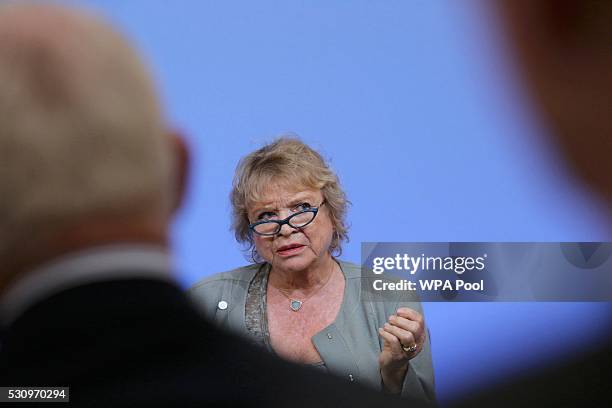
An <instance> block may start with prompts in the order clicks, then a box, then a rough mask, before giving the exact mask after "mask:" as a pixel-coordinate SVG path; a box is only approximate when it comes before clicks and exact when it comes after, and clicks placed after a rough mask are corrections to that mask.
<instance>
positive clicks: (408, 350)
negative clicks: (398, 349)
mask: <svg viewBox="0 0 612 408" xmlns="http://www.w3.org/2000/svg"><path fill="white" fill-rule="evenodd" d="M401 346H402V350H404V352H405V353H408V354H412V353H414V352H415V351H416V350H417V345H416V343H414V344H413V345H412V346H409V347H406V346H404V345H403V344H401Z"/></svg>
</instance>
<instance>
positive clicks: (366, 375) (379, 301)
mask: <svg viewBox="0 0 612 408" xmlns="http://www.w3.org/2000/svg"><path fill="white" fill-rule="evenodd" d="M339 264H340V267H341V269H342V272H343V273H344V277H345V280H346V284H345V289H344V299H343V300H342V305H341V306H340V310H339V312H338V316H337V317H336V320H335V321H334V322H333V323H332V324H330V325H329V326H327V327H326V328H325V329H323V330H321V331H320V332H319V333H317V334H315V335H314V336H313V337H312V342H313V344H314V346H315V347H316V349H317V351H318V352H319V354H320V355H321V358H322V359H323V361H324V362H325V365H326V367H327V369H328V370H329V372H330V373H332V374H335V375H338V376H340V377H344V378H346V379H348V380H350V381H353V382H357V383H361V384H364V385H367V386H370V387H373V388H375V389H378V390H381V389H382V379H381V376H380V370H379V365H378V356H379V354H380V352H381V350H382V347H383V340H382V338H380V336H379V334H378V328H379V327H382V326H383V325H384V324H385V322H387V319H388V317H389V316H390V315H392V314H394V313H396V311H397V309H398V308H399V307H402V306H405V307H409V308H411V309H414V310H416V311H418V312H419V313H423V310H422V307H421V304H420V302H419V301H418V299H417V298H416V295H414V294H412V293H411V292H408V291H402V292H401V293H399V294H383V295H380V296H379V297H378V298H376V299H373V298H372V295H371V294H367V296H361V283H362V279H361V268H360V267H359V266H357V265H355V264H351V263H348V262H343V261H339ZM261 267H269V264H252V265H249V266H245V267H242V268H238V269H234V270H232V271H228V272H224V273H219V274H216V275H213V276H210V277H207V278H205V279H204V280H202V281H200V282H198V283H197V284H195V285H194V286H193V287H192V288H191V289H190V291H189V292H190V295H191V297H192V299H193V300H195V302H196V303H197V304H199V305H200V306H201V308H202V310H203V312H204V314H205V315H206V316H207V317H208V318H209V319H211V320H212V321H213V322H215V323H216V324H217V325H219V326H220V327H222V328H224V329H227V330H230V331H233V332H235V333H238V334H239V335H242V336H244V337H248V336H249V332H248V331H247V328H246V324H245V306H246V297H247V290H248V288H249V283H250V282H251V280H252V279H253V277H254V276H255V274H256V273H257V271H258V270H259V268H261ZM366 297H367V298H369V300H365V298H366ZM402 395H410V396H412V397H413V398H418V399H423V400H425V401H429V402H432V401H434V399H435V396H434V395H435V394H434V374H433V366H432V360H431V348H430V342H429V336H427V340H426V342H425V345H424V347H423V350H422V351H421V352H420V353H419V355H418V356H416V357H415V358H413V359H412V360H410V367H409V369H408V372H407V374H406V377H405V379H404V384H403V388H402Z"/></svg>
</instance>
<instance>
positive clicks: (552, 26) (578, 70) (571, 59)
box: [500, 0, 612, 202]
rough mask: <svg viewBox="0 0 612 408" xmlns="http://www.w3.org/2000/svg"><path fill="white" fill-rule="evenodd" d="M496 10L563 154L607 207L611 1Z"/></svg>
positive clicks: (552, 1) (544, 2)
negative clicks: (605, 201) (600, 195)
mask: <svg viewBox="0 0 612 408" xmlns="http://www.w3.org/2000/svg"><path fill="white" fill-rule="evenodd" d="M500 9H501V15H502V18H503V20H504V22H505V23H506V25H507V26H508V30H507V31H508V34H509V38H510V40H511V44H512V45H513V46H514V47H515V48H516V50H517V56H518V60H519V62H520V66H521V68H522V70H523V74H524V76H525V77H526V79H527V81H528V84H529V85H530V88H531V90H532V91H533V94H534V96H535V100H536V102H537V103H538V104H539V106H540V107H541V109H542V111H543V113H544V115H545V116H546V119H547V120H548V122H549V124H550V125H551V130H552V132H553V134H554V135H555V136H556V137H557V138H558V139H559V141H560V142H561V147H562V149H563V152H564V153H565V155H566V156H567V157H568V159H569V160H570V162H571V163H572V165H573V166H574V168H575V170H577V172H578V173H579V174H580V175H581V176H582V177H583V178H584V179H585V180H586V181H587V182H589V184H591V185H592V186H593V187H594V188H595V189H596V190H597V191H598V192H599V193H601V194H602V195H603V196H604V197H605V198H607V199H608V200H609V201H610V202H612V158H611V157H610V155H611V153H612V113H611V110H610V106H611V101H612V1H609V0H503V1H501V7H500Z"/></svg>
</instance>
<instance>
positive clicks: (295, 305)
mask: <svg viewBox="0 0 612 408" xmlns="http://www.w3.org/2000/svg"><path fill="white" fill-rule="evenodd" d="M333 273H334V265H333V264H332V269H331V271H330V272H329V276H328V277H327V280H326V281H325V283H324V284H323V285H321V286H319V288H318V289H315V290H314V292H312V293H311V294H309V295H308V296H306V297H305V298H304V299H302V300H299V299H295V298H292V297H291V296H289V295H288V294H287V293H286V292H285V291H287V289H281V288H276V289H277V290H278V291H279V292H280V293H281V294H282V295H283V296H285V297H286V298H287V299H289V307H290V308H291V310H293V311H294V312H297V311H298V310H300V309H301V308H302V305H303V304H304V302H306V301H307V300H308V299H310V298H311V297H312V296H313V295H314V294H315V293H318V292H319V291H320V290H321V289H323V288H324V287H325V286H327V284H328V283H329V281H330V280H331V277H332V275H333Z"/></svg>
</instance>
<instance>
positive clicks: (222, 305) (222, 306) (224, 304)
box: [217, 300, 227, 310]
mask: <svg viewBox="0 0 612 408" xmlns="http://www.w3.org/2000/svg"><path fill="white" fill-rule="evenodd" d="M217 307H218V308H219V309H220V310H225V309H227V302H226V301H225V300H222V301H220V302H219V303H217Z"/></svg>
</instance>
